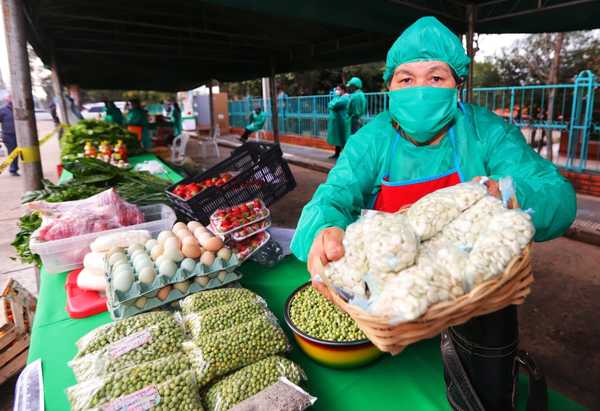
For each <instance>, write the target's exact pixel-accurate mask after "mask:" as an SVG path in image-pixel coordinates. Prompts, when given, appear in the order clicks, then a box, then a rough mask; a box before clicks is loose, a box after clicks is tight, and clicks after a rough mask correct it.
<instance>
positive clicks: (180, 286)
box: [173, 281, 190, 294]
mask: <svg viewBox="0 0 600 411" xmlns="http://www.w3.org/2000/svg"><path fill="white" fill-rule="evenodd" d="M173 287H174V288H175V289H176V290H178V291H179V292H180V293H181V294H185V293H187V290H188V288H190V283H189V282H188V281H180V282H178V283H175V284H174V285H173Z"/></svg>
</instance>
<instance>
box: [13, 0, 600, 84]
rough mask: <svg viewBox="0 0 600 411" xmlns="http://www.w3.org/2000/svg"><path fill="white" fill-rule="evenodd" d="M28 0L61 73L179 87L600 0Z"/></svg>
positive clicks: (36, 34)
mask: <svg viewBox="0 0 600 411" xmlns="http://www.w3.org/2000/svg"><path fill="white" fill-rule="evenodd" d="M24 3H25V17H26V22H27V29H28V30H27V35H28V40H29V42H30V43H31V44H32V45H33V47H34V48H35V50H36V52H37V53H38V55H40V56H41V57H42V60H43V61H44V62H45V63H46V64H48V65H50V64H51V63H52V62H55V63H56V67H57V69H58V71H59V75H60V78H61V80H62V81H63V83H65V84H70V83H77V84H79V85H80V86H81V87H85V88H103V89H107V88H108V89H111V88H112V89H119V88H128V89H131V88H138V89H158V90H168V91H173V90H178V89H190V88H193V87H195V86H197V85H199V84H203V83H205V82H206V81H208V80H210V79H218V80H220V81H235V80H245V79H249V78H258V77H268V76H271V75H272V72H273V71H274V72H275V73H281V72H286V71H299V70H305V69H320V68H328V67H336V66H338V67H339V66H343V65H347V64H358V63H366V62H372V61H380V60H382V59H383V58H384V57H385V53H386V51H387V49H388V48H389V46H390V45H391V43H392V42H393V41H394V40H395V39H396V37H397V36H398V34H399V33H400V32H401V31H402V30H403V29H404V28H405V27H406V26H407V25H409V24H410V23H412V22H413V21H414V20H415V19H417V18H418V17H420V16H423V15H435V16H437V17H438V18H440V19H441V20H442V21H443V22H444V23H445V24H447V25H448V26H449V27H450V28H451V29H452V30H454V31H455V32H456V33H457V34H472V33H475V32H477V33H501V32H539V31H565V30H575V29H588V28H596V27H600V19H598V18H597V16H598V15H600V1H598V0H520V1H515V0H483V1H464V0H426V1H417V0H389V1H383V0H373V1H371V2H369V3H368V4H367V3H365V2H364V1H363V0H328V1H326V2H323V1H322V0H304V1H302V2H289V1H287V2H286V1H280V0H262V1H254V2H248V1H247V0H205V1H197V0H182V1H180V2H177V4H176V5H173V4H165V3H164V2H163V1H159V0H145V1H144V0H131V1H129V2H127V3H126V4H122V2H121V1H120V0H119V1H118V0H104V1H103V2H102V3H101V4H98V3H97V2H81V1H74V0H53V1H50V0H24ZM469 16H470V17H469ZM472 37H473V36H472V35H470V36H469V39H472ZM469 44H471V42H469ZM470 51H471V53H470V54H471V55H473V53H474V50H473V49H472V47H471V48H470Z"/></svg>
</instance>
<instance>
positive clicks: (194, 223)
mask: <svg viewBox="0 0 600 411" xmlns="http://www.w3.org/2000/svg"><path fill="white" fill-rule="evenodd" d="M187 226H188V229H189V230H190V231H192V232H194V230H196V228H198V227H204V226H203V225H202V224H200V223H199V222H198V221H190V222H189V223H187Z"/></svg>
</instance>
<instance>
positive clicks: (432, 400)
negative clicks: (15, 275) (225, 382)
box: [29, 257, 585, 411]
mask: <svg viewBox="0 0 600 411" xmlns="http://www.w3.org/2000/svg"><path fill="white" fill-rule="evenodd" d="M242 271H243V272H244V274H245V275H244V278H243V279H242V283H243V285H244V286H246V287H248V288H250V289H252V290H254V291H256V292H257V293H258V294H260V295H261V296H263V297H264V298H265V299H266V300H267V302H268V304H269V307H270V308H271V309H272V310H273V312H274V313H275V314H276V315H277V317H279V319H280V320H283V309H284V304H285V300H286V299H287V297H288V295H289V294H290V293H291V292H292V291H293V290H294V289H295V288H296V287H298V286H299V285H301V284H302V283H304V282H305V281H307V280H308V273H307V272H306V270H305V267H304V265H303V264H302V263H300V262H299V261H298V260H296V259H294V258H293V257H288V258H287V259H286V260H284V261H283V262H282V263H281V264H280V265H279V266H277V267H276V268H273V269H265V268H262V267H260V266H258V265H256V264H254V263H246V264H244V266H243V267H242ZM65 277H66V274H64V273H63V274H58V275H49V274H47V273H46V272H44V271H43V270H42V275H41V289H40V293H39V298H38V309H37V313H36V316H35V321H34V324H33V331H32V338H31V346H30V349H29V361H30V362H31V361H33V360H35V359H37V358H41V359H42V366H43V373H44V391H45V400H46V410H48V411H54V410H56V411H63V410H68V409H69V406H68V402H67V399H66V396H65V394H64V391H65V388H66V387H68V386H70V385H73V384H74V383H75V379H74V377H73V374H72V373H71V370H70V369H69V368H68V366H67V362H68V361H69V360H70V359H71V358H72V357H73V356H74V355H75V341H76V340H77V339H78V338H79V337H80V336H82V335H83V334H85V333H86V332H88V331H89V330H92V329H93V328H95V327H97V326H98V325H100V324H103V323H106V322H108V321H110V318H109V315H108V314H107V313H103V314H99V315H95V316H93V317H89V318H86V319H81V320H72V319H70V318H69V317H68V315H67V313H66V311H65V298H66V295H65V290H64V282H65ZM282 324H284V323H283V322H282ZM290 340H292V339H291V335H290ZM438 344H439V341H438V339H431V340H427V341H423V342H420V343H417V344H414V345H412V346H410V347H408V348H407V349H406V350H405V351H403V352H402V353H401V354H400V355H398V356H396V357H391V356H387V355H386V356H385V357H383V358H382V359H381V360H379V361H378V362H376V363H374V364H372V365H369V366H367V367H364V368H359V369H354V370H333V369H329V368H326V367H323V366H320V365H318V364H316V363H315V362H313V361H311V360H310V359H309V358H308V357H307V356H306V355H304V354H303V353H302V352H301V351H300V349H299V348H298V347H297V346H296V345H295V343H294V344H293V350H292V352H291V353H290V357H291V358H292V359H293V360H295V361H296V362H297V363H298V364H300V365H301V366H302V367H303V368H304V370H305V371H306V374H307V375H308V378H309V381H308V382H307V383H306V384H305V386H306V388H307V389H308V391H309V392H310V393H312V394H313V395H315V396H317V397H318V398H319V400H318V401H317V402H316V404H315V407H314V408H315V409H317V410H328V411H332V410H345V411H351V410H361V411H363V410H369V411H378V410H382V411H383V410H385V411H388V410H389V411H391V410H419V411H434V410H435V411H438V410H449V409H450V408H449V407H448V405H447V402H446V398H445V394H444V381H443V374H442V361H441V357H440V353H439V349H438ZM520 392H526V385H525V379H524V378H523V379H522V380H521V384H520ZM521 398H523V396H521ZM519 409H521V410H524V409H525V407H524V404H523V401H521V404H520V407H519ZM583 409H585V408H583V407H582V406H579V405H577V404H575V403H574V402H572V401H570V400H568V399H566V398H564V397H562V396H561V395H559V394H557V393H555V392H550V410H556V411H570V410H573V411H574V410H583Z"/></svg>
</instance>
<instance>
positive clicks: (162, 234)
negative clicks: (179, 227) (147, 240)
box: [157, 230, 175, 244]
mask: <svg viewBox="0 0 600 411" xmlns="http://www.w3.org/2000/svg"><path fill="white" fill-rule="evenodd" d="M170 237H175V234H173V232H172V231H170V230H168V231H161V232H160V234H159V235H158V238H157V240H158V242H159V243H161V244H162V243H164V242H165V240H166V239H167V238H170Z"/></svg>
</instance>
